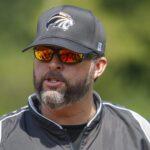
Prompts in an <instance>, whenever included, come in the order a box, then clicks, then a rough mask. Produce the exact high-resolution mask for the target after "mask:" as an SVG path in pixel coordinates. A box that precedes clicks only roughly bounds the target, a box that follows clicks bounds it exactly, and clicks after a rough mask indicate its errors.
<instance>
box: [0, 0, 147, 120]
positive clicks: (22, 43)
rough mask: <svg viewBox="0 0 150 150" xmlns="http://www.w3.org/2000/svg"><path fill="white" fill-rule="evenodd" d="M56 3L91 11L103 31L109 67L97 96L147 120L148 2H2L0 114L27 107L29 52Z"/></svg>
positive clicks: (132, 0)
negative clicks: (43, 15) (44, 17)
mask: <svg viewBox="0 0 150 150" xmlns="http://www.w3.org/2000/svg"><path fill="white" fill-rule="evenodd" d="M61 4H72V5H77V6H80V7H83V8H87V9H90V10H91V11H92V12H93V13H94V14H95V15H96V16H97V17H98V18H99V19H100V20H101V21H102V24H103V26H104V27H105V30H106V33H107V48H106V57H107V58H108V67H107V70H106V72H105V73H104V75H102V77H100V78H99V79H98V80H97V82H96V83H95V89H96V90H97V91H98V92H99V93H100V94H101V96H102V98H103V99H105V100H107V101H110V102H113V103H117V104H121V105H124V106H126V107H128V108H130V109H133V110H134V111H137V112H138V113H140V114H142V115H143V116H144V117H146V118H148V119H150V109H149V106H150V100H149V98H150V64H149V56H150V50H149V49H150V28H149V26H150V20H149V14H150V9H149V5H150V1H148V0H143V1H140V0H97V1H93V0H89V1H86V0H82V1H79V0H55V1H52V0H21V1H20V0H13V1H10V0H5V1H4V0H3V1H0V11H1V12H0V33H1V36H0V70H1V72H0V83H1V90H0V114H3V113H7V112H8V111H12V110H14V109H17V108H19V107H21V106H24V105H26V103H27V97H28V95H30V94H31V93H32V92H34V89H33V85H32V61H33V55H32V51H29V52H26V53H22V52H21V49H22V48H24V47H26V45H28V44H29V43H30V42H31V41H32V40H33V38H34V36H35V33H36V24H37V19H38V17H39V16H40V15H41V13H42V12H43V11H45V10H46V9H49V8H51V7H54V6H57V5H61Z"/></svg>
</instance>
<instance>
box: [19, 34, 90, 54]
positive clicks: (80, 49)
mask: <svg viewBox="0 0 150 150" xmlns="http://www.w3.org/2000/svg"><path fill="white" fill-rule="evenodd" d="M39 45H47V46H60V47H64V48H67V49H69V50H72V51H74V52H77V53H89V52H92V50H91V49H89V48H86V47H85V46H82V45H80V44H78V43H75V42H73V41H71V40H68V39H63V38H56V37H55V38H41V39H36V40H35V41H34V42H33V43H32V44H30V45H29V46H28V47H26V48H24V49H23V50H22V51H23V52H25V51H27V50H29V49H30V48H33V47H35V46H39Z"/></svg>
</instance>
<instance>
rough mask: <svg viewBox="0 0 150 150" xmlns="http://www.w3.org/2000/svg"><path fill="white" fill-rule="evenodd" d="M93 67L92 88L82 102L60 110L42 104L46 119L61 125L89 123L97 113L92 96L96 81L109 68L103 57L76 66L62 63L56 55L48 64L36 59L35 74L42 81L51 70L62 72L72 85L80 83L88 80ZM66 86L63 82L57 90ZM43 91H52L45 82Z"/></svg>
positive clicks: (42, 111)
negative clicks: (82, 80) (85, 79)
mask: <svg viewBox="0 0 150 150" xmlns="http://www.w3.org/2000/svg"><path fill="white" fill-rule="evenodd" d="M93 65H94V70H93V73H92V82H91V84H90V88H89V90H88V91H87V92H86V94H85V95H84V96H83V97H82V99H81V100H80V101H78V102H76V103H73V104H70V105H66V106H64V107H62V108H59V109H52V108H50V107H49V106H47V105H45V104H44V103H41V107H40V110H41V113H42V114H43V115H44V116H45V117H47V118H49V119H51V120H53V121H55V122H57V123H58V124H61V125H79V124H83V123H86V122H88V121H89V120H90V119H91V118H92V117H93V116H94V115H95V113H96V108H95V104H94V101H93V94H92V92H93V84H94V80H95V79H97V78H98V77H100V76H101V75H102V73H103V72H104V70H105V68H106V66H107V59H106V58H105V57H101V58H97V59H96V60H95V61H93V60H84V61H82V62H81V63H78V64H74V65H66V64H63V63H61V62H60V61H59V59H58V58H57V56H56V55H54V57H53V59H52V60H51V61H50V62H48V63H45V62H41V61H38V60H37V59H35V60H34V73H35V76H36V80H40V79H41V77H42V76H43V75H44V74H46V73H47V72H48V71H49V70H51V71H58V72H60V73H61V74H62V75H63V76H64V77H65V79H67V80H68V81H70V82H71V83H72V84H75V83H76V82H77V81H80V79H84V78H86V76H87V74H88V73H89V71H90V70H91V68H92V67H93ZM83 68H84V69H83ZM64 86H65V83H63V82H62V83H60V84H59V86H58V87H57V88H58V89H59V88H60V89H61V88H63V87H64ZM43 89H44V90H45V91H47V90H50V88H49V87H48V86H47V84H46V83H45V82H43Z"/></svg>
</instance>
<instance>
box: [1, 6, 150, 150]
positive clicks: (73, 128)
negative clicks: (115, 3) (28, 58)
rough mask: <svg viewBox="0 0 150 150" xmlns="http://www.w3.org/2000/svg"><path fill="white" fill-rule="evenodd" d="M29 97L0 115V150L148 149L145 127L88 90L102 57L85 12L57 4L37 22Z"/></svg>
mask: <svg viewBox="0 0 150 150" xmlns="http://www.w3.org/2000/svg"><path fill="white" fill-rule="evenodd" d="M30 48H33V51H34V55H35V60H34V72H33V73H34V86H35V93H34V94H33V95H31V96H29V98H28V106H26V107H24V108H21V109H20V110H17V111H15V112H12V113H9V114H8V115H5V116H3V117H1V120H0V150H49V149H51V150H99V149H100V150H150V125H149V123H148V122H147V121H146V120H145V119H144V118H142V117H141V116H140V115H138V114H137V113H135V112H133V111H131V110H128V109H125V108H122V107H119V106H115V105H113V104H110V103H104V102H103V101H102V100H101V98H100V96H99V95H98V94H97V93H96V92H94V91H93V84H94V81H95V80H96V79H97V78H98V77H100V76H101V75H102V73H103V72H104V70H105V68H106V65H107V59H106V58H105V56H104V52H105V33H104V30H103V28H102V25H101V23H100V22H98V21H97V19H96V18H95V16H94V15H93V14H92V13H91V12H90V11H88V10H85V9H82V8H78V7H74V6H68V5H65V6H59V7H55V8H52V9H50V10H48V11H46V12H45V13H44V14H43V15H42V16H41V17H40V19H39V22H38V29H37V36H36V38H35V40H34V41H33V43H32V44H30V45H29V46H28V47H27V48H25V49H24V50H23V51H26V50H28V49H30Z"/></svg>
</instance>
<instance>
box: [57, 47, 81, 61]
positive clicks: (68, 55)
mask: <svg viewBox="0 0 150 150" xmlns="http://www.w3.org/2000/svg"><path fill="white" fill-rule="evenodd" d="M59 55H60V58H61V60H62V62H66V63H77V62H81V61H82V59H83V54H79V53H74V52H72V51H70V50H67V49H62V50H60V52H59Z"/></svg>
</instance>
